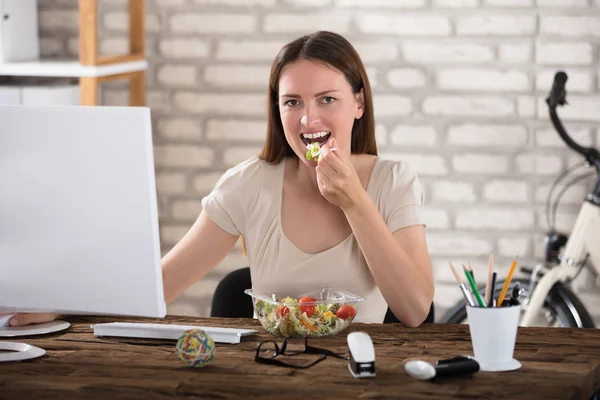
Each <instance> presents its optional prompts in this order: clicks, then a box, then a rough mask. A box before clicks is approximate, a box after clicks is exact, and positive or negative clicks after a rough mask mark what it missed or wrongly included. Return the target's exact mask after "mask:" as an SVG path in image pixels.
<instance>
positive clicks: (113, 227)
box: [0, 106, 166, 317]
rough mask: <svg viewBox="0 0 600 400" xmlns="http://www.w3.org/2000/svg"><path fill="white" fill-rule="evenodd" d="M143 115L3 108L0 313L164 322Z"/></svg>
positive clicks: (119, 110)
mask: <svg viewBox="0 0 600 400" xmlns="http://www.w3.org/2000/svg"><path fill="white" fill-rule="evenodd" d="M155 186H156V185H155V177H154V157H153V147H152V127H151V121H150V110H149V109H148V108H145V107H73V106H70V107H29V106H12V107H11V106H4V107H0V312H12V311H16V312H58V313H64V314H104V315H125V316H145V317H164V316H165V314H166V305H165V301H164V295H163V284H162V273H161V269H160V244H159V230H158V216H157V200H156V187H155Z"/></svg>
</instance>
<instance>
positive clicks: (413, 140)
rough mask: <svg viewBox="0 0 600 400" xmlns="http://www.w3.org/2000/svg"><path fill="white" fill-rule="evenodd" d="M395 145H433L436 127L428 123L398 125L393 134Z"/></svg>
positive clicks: (392, 139)
mask: <svg viewBox="0 0 600 400" xmlns="http://www.w3.org/2000/svg"><path fill="white" fill-rule="evenodd" d="M391 142H392V144H395V145H404V146H411V145H417V146H423V147H433V146H434V145H435V144H436V142H437V140H436V133H435V128H434V127H433V126H427V125H398V126H396V127H395V128H394V130H393V131H392V134H391Z"/></svg>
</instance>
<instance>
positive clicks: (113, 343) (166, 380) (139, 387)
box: [0, 316, 600, 400]
mask: <svg viewBox="0 0 600 400" xmlns="http://www.w3.org/2000/svg"><path fill="white" fill-rule="evenodd" d="M119 320H121V319H118V318H87V317H86V318H71V319H69V321H70V322H71V323H72V326H71V327H70V328H69V329H68V330H66V331H63V332H59V333H55V334H51V335H45V336H37V337H23V338H19V339H16V340H15V339H2V340H5V341H22V342H25V343H29V344H32V345H35V346H38V347H41V348H43V349H45V350H46V351H47V353H46V355H45V356H43V357H41V358H38V359H34V360H28V361H22V362H13V363H0V399H170V398H219V399H265V400H268V399H281V398H299V399H300V398H301V399H303V400H306V399H314V398H318V399H319V400H320V399H346V398H361V399H365V398H366V399H388V398H389V399H391V398H406V399H450V398H457V397H460V398H493V399H583V400H588V399H589V398H590V396H591V395H592V394H593V393H594V392H595V391H596V390H597V389H598V388H599V386H600V367H599V364H600V330H595V329H565V328H519V332H518V337H517V345H516V350H515V357H516V358H517V359H518V360H520V361H521V363H522V364H523V368H521V369H520V370H518V371H512V372H502V373H495V372H479V373H477V374H475V375H474V376H473V377H471V378H465V377H461V378H450V379H447V380H444V381H441V382H422V381H417V380H415V379H412V378H410V377H409V376H408V375H406V373H405V372H404V362H406V361H407V360H410V359H426V360H431V361H435V360H439V359H443V358H450V357H453V356H456V355H461V354H471V352H472V348H471V343H470V337H469V331H468V327H467V326H466V325H449V324H429V325H423V326H421V327H419V328H416V329H412V328H406V327H404V326H402V325H399V324H392V325H377V324H373V325H366V324H353V325H351V326H350V327H349V328H348V330H347V331H346V332H344V333H345V334H341V335H340V336H338V337H333V338H327V339H311V340H310V341H309V342H310V343H311V344H312V345H314V346H318V347H325V348H327V349H330V350H334V351H336V352H341V353H346V350H347V348H346V334H347V333H349V332H352V331H357V330H361V331H365V332H367V333H369V335H371V337H372V338H373V342H374V344H375V351H376V357H377V360H376V366H377V376H376V378H374V379H354V378H353V377H352V376H351V375H350V372H349V371H348V368H347V363H346V362H345V361H343V360H339V359H335V358H331V357H328V358H327V359H326V360H325V361H323V362H321V363H320V364H317V365H316V366H314V367H312V368H309V369H307V370H293V369H287V368H281V367H276V366H270V365H262V364H257V363H255V362H254V353H255V349H256V346H257V344H258V342H260V341H262V340H265V339H272V337H271V336H270V335H269V334H267V333H266V332H265V331H264V330H263V329H262V328H261V327H260V324H259V323H258V322H257V321H255V320H251V319H218V318H190V317H172V316H169V317H167V318H166V319H165V320H162V321H158V320H150V319H127V321H136V322H163V323H181V324H195V325H204V326H222V327H238V328H254V329H258V330H259V332H260V333H259V334H257V335H253V336H249V337H246V338H243V339H242V343H240V344H237V345H228V344H218V345H217V352H216V355H215V359H214V361H213V362H212V363H211V364H210V365H209V366H207V367H205V368H199V369H190V368H186V367H185V366H184V365H183V363H182V362H181V361H180V360H179V359H178V358H177V355H176V352H175V342H174V341H166V340H150V339H134V338H114V337H95V336H94V335H93V332H92V329H91V328H90V325H91V324H93V323H102V322H113V321H119ZM122 321H125V320H124V319H122Z"/></svg>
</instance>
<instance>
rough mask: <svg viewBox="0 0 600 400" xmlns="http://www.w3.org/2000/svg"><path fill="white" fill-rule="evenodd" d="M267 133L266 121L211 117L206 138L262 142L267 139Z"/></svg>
mask: <svg viewBox="0 0 600 400" xmlns="http://www.w3.org/2000/svg"><path fill="white" fill-rule="evenodd" d="M266 135H267V124H266V121H252V120H242V119H229V120H220V119H218V120H217V119H211V120H209V121H208V122H207V124H206V138H207V139H209V140H215V141H221V140H223V141H250V142H261V143H262V142H264V141H265V139H266Z"/></svg>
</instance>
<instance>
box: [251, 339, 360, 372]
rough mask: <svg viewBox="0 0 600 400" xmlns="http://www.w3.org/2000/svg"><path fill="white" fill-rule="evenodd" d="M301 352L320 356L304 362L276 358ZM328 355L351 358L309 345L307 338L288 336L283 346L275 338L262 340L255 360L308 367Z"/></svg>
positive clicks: (287, 365)
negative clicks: (291, 361) (290, 361)
mask: <svg viewBox="0 0 600 400" xmlns="http://www.w3.org/2000/svg"><path fill="white" fill-rule="evenodd" d="M299 354H318V355H319V358H317V359H316V360H313V361H310V362H308V363H304V364H300V363H289V362H286V361H281V360H276V359H275V357H277V356H279V355H283V356H288V357H290V356H295V355H299ZM327 356H331V357H335V358H339V359H341V360H349V358H348V357H346V356H342V355H340V354H337V353H335V352H333V351H331V350H327V349H322V348H319V347H313V346H309V345H308V341H307V339H306V338H291V337H287V338H285V339H284V341H283V344H282V345H281V347H280V346H279V345H278V344H277V342H276V341H274V340H265V341H264V342H260V343H259V344H258V347H257V348H256V355H255V356H254V361H256V362H257V363H261V364H271V365H277V366H280V367H286V368H298V369H306V368H310V367H312V366H313V365H316V364H318V363H320V362H321V361H323V360H324V359H325V358H327Z"/></svg>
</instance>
